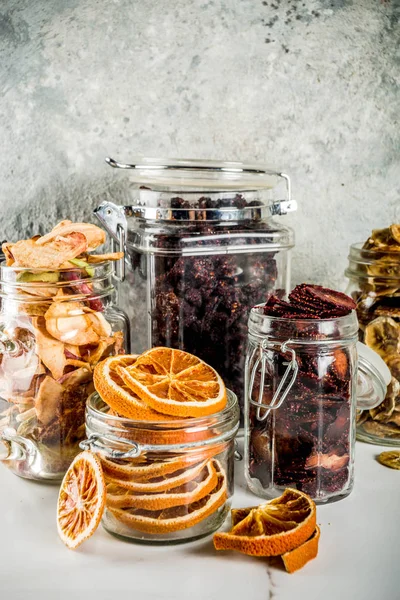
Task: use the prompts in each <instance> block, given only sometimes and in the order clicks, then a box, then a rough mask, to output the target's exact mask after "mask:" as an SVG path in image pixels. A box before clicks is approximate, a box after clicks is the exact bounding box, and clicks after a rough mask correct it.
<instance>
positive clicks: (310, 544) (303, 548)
mask: <svg viewBox="0 0 400 600" xmlns="http://www.w3.org/2000/svg"><path fill="white" fill-rule="evenodd" d="M319 536H320V529H319V527H318V525H317V526H316V527H315V531H314V533H313V534H312V536H311V537H310V539H308V540H307V541H306V542H304V544H301V545H300V546H298V547H297V548H295V549H294V550H291V551H290V552H285V553H284V554H282V560H283V564H284V565H285V569H286V571H287V572H288V573H294V571H298V570H299V569H301V568H302V567H304V565H305V564H306V563H308V561H310V560H312V559H313V558H315V557H316V556H317V554H318V543H319Z"/></svg>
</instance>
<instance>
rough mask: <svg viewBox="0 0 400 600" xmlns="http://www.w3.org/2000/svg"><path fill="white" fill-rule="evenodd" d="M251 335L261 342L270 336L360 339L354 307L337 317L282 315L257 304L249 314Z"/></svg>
mask: <svg viewBox="0 0 400 600" xmlns="http://www.w3.org/2000/svg"><path fill="white" fill-rule="evenodd" d="M248 327H249V339H250V340H251V341H253V342H255V343H261V342H262V340H264V339H268V340H270V341H272V342H274V341H276V342H278V343H284V342H287V341H289V340H290V341H292V342H293V341H294V342H295V343H298V344H317V345H320V344H329V343H337V342H340V343H346V342H347V343H355V342H356V341H357V339H358V320H357V315H356V312H355V311H352V312H351V313H350V314H348V315H346V316H345V317H338V318H335V319H321V320H316V319H296V320H294V319H282V318H280V317H271V316H269V315H265V314H264V313H263V305H259V306H256V307H254V308H253V309H252V310H251V311H250V316H249V322H248Z"/></svg>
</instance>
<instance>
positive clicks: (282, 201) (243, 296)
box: [95, 159, 295, 405]
mask: <svg viewBox="0 0 400 600" xmlns="http://www.w3.org/2000/svg"><path fill="white" fill-rule="evenodd" d="M108 162H109V163H110V165H111V166H113V167H119V168H123V169H129V171H128V174H129V179H126V183H127V186H126V189H125V188H124V189H123V190H122V191H121V201H122V202H126V201H127V199H128V200H129V202H130V205H128V206H123V207H121V206H116V205H115V204H112V203H110V202H106V203H104V204H102V205H101V206H100V207H99V208H98V209H97V210H96V211H95V212H96V215H97V216H98V217H99V219H100V221H101V222H102V223H103V225H104V226H105V227H106V229H107V230H108V231H109V233H110V234H111V235H112V236H113V238H114V241H117V243H118V244H119V246H120V248H122V249H124V250H125V257H126V267H127V272H126V274H125V275H124V274H123V273H121V278H123V277H126V281H125V283H124V284H123V285H122V286H121V287H120V290H119V291H120V294H119V297H120V301H121V305H122V306H123V307H124V308H125V309H126V310H127V312H128V314H129V316H130V318H131V325H132V341H133V346H132V352H138V353H140V352H142V351H143V350H145V349H147V348H149V347H153V346H169V347H172V348H179V349H182V350H185V351H187V352H190V353H191V354H194V355H196V356H198V357H199V358H201V359H203V360H204V361H205V362H207V363H208V364H210V365H211V366H213V367H214V368H215V369H216V370H217V371H218V372H219V374H220V375H221V377H222V378H223V380H224V382H225V384H226V385H227V387H229V388H230V389H232V390H233V391H234V392H235V393H236V394H237V395H238V397H239V403H240V404H241V405H242V404H243V372H244V370H243V367H244V354H245V347H246V336H247V319H248V311H249V310H250V308H251V307H252V306H254V305H255V304H256V303H258V302H261V301H263V300H265V299H266V298H267V296H268V295H269V294H270V293H271V292H272V291H274V292H275V293H277V294H282V295H283V294H284V293H285V291H286V290H287V288H288V282H289V277H290V258H289V256H290V249H291V248H292V247H293V245H294V235H293V232H292V230H291V229H289V228H286V227H283V226H281V225H280V224H278V223H277V222H276V221H275V220H274V219H273V216H274V215H280V214H285V213H286V212H289V211H292V210H294V209H295V203H294V201H292V199H291V195H290V184H289V179H288V177H287V176H286V175H284V174H282V173H278V172H274V171H270V170H267V169H265V167H264V166H260V165H258V166H257V165H244V164H242V163H212V162H209V161H184V160H181V161H173V162H171V161H165V160H151V159H143V160H142V161H141V162H140V163H138V164H134V165H121V164H119V163H116V162H115V161H114V160H112V159H108ZM124 267H125V265H124ZM122 270H123V269H122Z"/></svg>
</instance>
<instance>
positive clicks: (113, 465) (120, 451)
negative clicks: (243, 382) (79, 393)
mask: <svg viewBox="0 0 400 600" xmlns="http://www.w3.org/2000/svg"><path fill="white" fill-rule="evenodd" d="M238 426H239V408H238V404H237V398H236V396H235V395H234V394H233V393H232V392H228V403H227V406H226V407H225V408H224V410H222V411H220V412H219V413H216V414H214V415H211V416H208V417H202V418H191V419H182V420H181V419H175V420H173V421H163V422H158V423H155V422H144V421H133V420H131V419H126V418H123V417H117V416H115V415H112V414H110V413H109V407H108V406H107V405H106V404H105V403H104V402H103V400H102V399H101V398H100V397H99V395H98V394H97V393H95V394H93V395H92V396H91V397H90V398H89V401H88V403H87V408H86V433H87V440H86V441H85V442H82V443H81V448H84V449H90V450H91V451H92V452H95V453H96V454H98V456H99V457H100V459H101V462H102V465H103V471H104V476H105V480H106V485H107V498H106V507H105V512H104V515H103V520H102V523H103V526H104V528H105V529H106V530H107V531H108V532H110V533H112V534H114V535H117V536H118V537H121V538H123V539H126V540H130V541H136V542H147V543H151V544H170V543H179V542H187V541H190V540H194V539H197V538H200V537H203V536H205V535H208V534H210V533H212V532H213V531H215V530H216V529H218V528H219V527H220V526H221V524H222V523H223V521H224V520H225V517H226V515H227V514H228V512H229V508H230V504H231V496H232V494H233V458H234V438H235V435H236V432H237V430H238Z"/></svg>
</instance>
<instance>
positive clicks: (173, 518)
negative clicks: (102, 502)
mask: <svg viewBox="0 0 400 600" xmlns="http://www.w3.org/2000/svg"><path fill="white" fill-rule="evenodd" d="M213 464H214V468H215V471H216V474H217V483H216V485H215V487H214V488H213V490H212V491H211V492H210V493H209V494H207V495H206V496H204V497H202V498H201V499H199V500H196V501H194V502H191V503H189V504H180V505H179V506H173V507H170V508H164V509H158V510H146V509H144V508H126V509H120V508H112V507H111V506H107V509H108V511H109V512H110V513H111V514H112V515H113V516H114V517H115V518H116V519H117V520H118V521H120V522H121V523H124V524H125V525H127V526H128V527H130V528H132V529H137V530H138V531H142V532H145V533H151V534H162V533H171V532H174V531H180V530H183V529H188V528H189V527H194V525H197V524H198V523H200V521H203V520H205V519H206V518H207V517H209V516H211V515H212V514H213V513H214V512H216V511H217V510H218V509H219V508H221V507H222V506H223V505H224V504H225V502H226V500H227V498H228V491H227V481H226V476H225V473H224V471H223V470H222V469H221V467H220V465H219V463H218V461H213Z"/></svg>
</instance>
